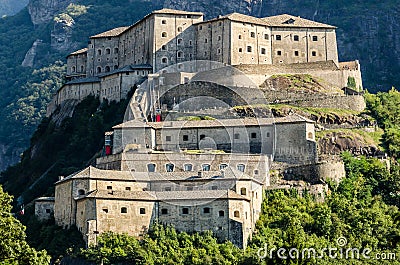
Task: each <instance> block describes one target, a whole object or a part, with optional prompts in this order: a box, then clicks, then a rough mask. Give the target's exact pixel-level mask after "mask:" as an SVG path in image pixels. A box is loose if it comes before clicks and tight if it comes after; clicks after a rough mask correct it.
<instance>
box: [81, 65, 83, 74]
mask: <svg viewBox="0 0 400 265" xmlns="http://www.w3.org/2000/svg"><path fill="white" fill-rule="evenodd" d="M83 70H84V66H83V65H81V73H83Z"/></svg>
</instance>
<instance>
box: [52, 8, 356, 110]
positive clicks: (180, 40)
mask: <svg viewBox="0 0 400 265" xmlns="http://www.w3.org/2000/svg"><path fill="white" fill-rule="evenodd" d="M335 29H336V28H335V27H334V26H330V25H327V24H323V23H318V22H314V21H310V20H307V19H304V18H300V17H296V16H291V15H287V14H284V15H278V16H273V17H265V18H256V17H252V16H247V15H243V14H238V13H232V14H229V15H226V16H219V17H217V18H214V19H211V20H207V21H203V14H202V13H199V12H187V11H180V10H171V9H162V10H157V11H154V12H152V13H151V14H148V15H147V16H145V17H144V18H143V19H141V20H139V21H138V22H136V23H135V24H133V25H131V26H129V27H119V28H114V29H111V30H109V31H106V32H103V33H100V34H97V35H94V36H92V37H90V40H89V44H88V46H87V48H84V49H81V50H78V51H75V52H73V53H71V54H69V55H68V56H67V66H68V67H67V75H66V80H67V83H66V84H64V86H63V87H61V88H60V89H59V91H58V92H57V95H56V96H55V97H54V99H53V101H52V102H51V104H50V106H49V109H48V114H49V115H50V114H51V113H52V112H53V111H54V109H55V108H56V107H57V106H58V105H60V104H61V103H62V102H64V101H65V100H68V99H77V100H81V99H83V98H84V97H86V96H88V95H90V94H92V95H95V96H99V97H100V99H101V100H103V99H108V100H117V101H118V100H120V99H121V98H124V97H126V94H127V93H128V92H129V91H130V89H131V88H132V87H133V86H134V85H135V84H136V85H138V84H140V83H142V82H143V81H144V80H145V79H146V78H147V77H148V75H149V74H152V73H157V72H159V71H160V70H161V69H163V68H165V67H168V66H171V65H175V66H176V68H177V71H182V69H183V68H181V66H180V64H181V63H183V62H190V61H199V60H207V61H213V62H218V63H221V64H223V65H230V66H234V67H238V68H239V69H240V70H242V68H243V69H246V70H247V71H248V69H249V67H250V69H251V70H250V72H251V74H250V75H249V76H252V77H254V78H255V79H254V82H255V83H256V84H257V85H260V84H261V83H262V82H263V81H264V80H265V79H266V78H268V77H270V76H272V75H274V74H277V73H278V74H279V73H303V72H307V71H308V72H310V71H314V72H315V73H313V74H315V75H316V76H317V77H321V78H322V79H324V80H327V82H328V83H329V85H331V86H335V87H337V88H339V89H341V88H343V87H345V86H346V85H347V81H348V77H349V76H351V77H352V78H355V81H356V84H357V86H358V87H362V81H361V73H360V69H359V68H360V67H359V64H358V61H354V62H345V63H339V61H338V51H337V43H336V33H335ZM261 66H264V68H262V67H261ZM272 66H274V68H271V67H272ZM300 68H301V69H300ZM288 69H289V70H288ZM246 74H247V73H246ZM259 74H261V75H262V77H261V78H263V79H260V76H257V75H259Z"/></svg>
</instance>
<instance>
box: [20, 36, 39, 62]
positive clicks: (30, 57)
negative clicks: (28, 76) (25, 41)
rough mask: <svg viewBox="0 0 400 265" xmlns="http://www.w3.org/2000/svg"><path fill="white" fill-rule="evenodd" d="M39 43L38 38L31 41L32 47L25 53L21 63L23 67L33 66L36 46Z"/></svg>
mask: <svg viewBox="0 0 400 265" xmlns="http://www.w3.org/2000/svg"><path fill="white" fill-rule="evenodd" d="M41 43H42V40H39V39H37V40H35V41H34V42H33V44H32V47H31V48H30V49H29V50H28V52H27V53H26V54H25V58H24V60H23V61H22V63H21V65H22V66H23V67H33V65H34V63H35V58H36V54H37V48H38V46H39V45H40V44H41Z"/></svg>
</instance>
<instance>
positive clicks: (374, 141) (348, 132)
mask: <svg viewBox="0 0 400 265" xmlns="http://www.w3.org/2000/svg"><path fill="white" fill-rule="evenodd" d="M329 133H343V134H344V135H343V137H346V138H349V139H352V140H353V139H354V138H356V137H357V136H358V137H360V138H362V139H363V140H364V143H365V144H367V145H375V146H377V147H381V144H382V135H383V130H382V129H380V128H378V129H377V130H376V131H375V132H367V131H364V130H362V129H332V130H324V131H317V132H316V134H315V137H316V140H317V141H318V140H320V139H322V138H324V137H325V136H326V135H327V134H329Z"/></svg>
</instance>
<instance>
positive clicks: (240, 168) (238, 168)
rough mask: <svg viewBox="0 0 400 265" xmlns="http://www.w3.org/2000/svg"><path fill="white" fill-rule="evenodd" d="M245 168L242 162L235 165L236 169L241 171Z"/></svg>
mask: <svg viewBox="0 0 400 265" xmlns="http://www.w3.org/2000/svg"><path fill="white" fill-rule="evenodd" d="M245 168H246V166H245V165H244V164H238V165H237V170H239V171H241V172H244V170H245Z"/></svg>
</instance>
